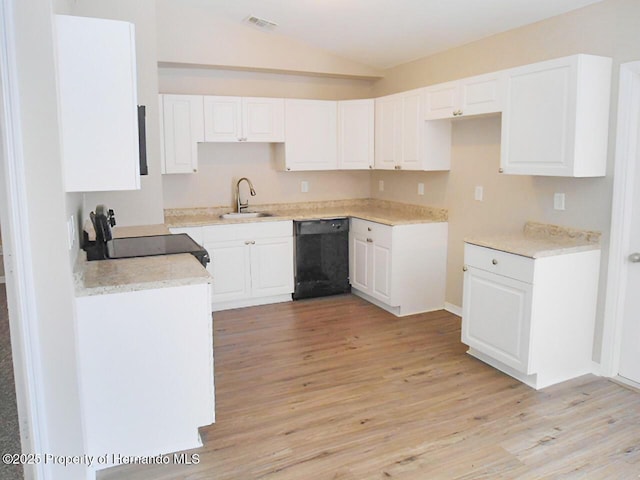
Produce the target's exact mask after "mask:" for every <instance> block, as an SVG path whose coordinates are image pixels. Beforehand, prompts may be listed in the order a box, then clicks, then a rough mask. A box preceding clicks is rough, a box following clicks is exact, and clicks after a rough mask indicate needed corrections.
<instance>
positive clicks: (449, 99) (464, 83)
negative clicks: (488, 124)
mask: <svg viewBox="0 0 640 480" xmlns="http://www.w3.org/2000/svg"><path fill="white" fill-rule="evenodd" d="M505 80H506V72H504V71H501V72H495V73H490V74H487V75H478V76H475V77H469V78H463V79H462V80H456V81H454V82H447V83H441V84H438V85H433V86H431V87H427V88H426V89H425V119H427V120H439V119H444V118H456V117H461V116H469V115H482V114H488V113H497V112H501V111H502V108H503V107H502V103H503V93H504V82H505Z"/></svg>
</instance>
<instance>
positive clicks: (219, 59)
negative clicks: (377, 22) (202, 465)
mask: <svg viewBox="0 0 640 480" xmlns="http://www.w3.org/2000/svg"><path fill="white" fill-rule="evenodd" d="M157 23H158V60H159V61H160V62H169V63H181V64H192V65H208V66H218V67H227V68H228V67H233V68H248V69H251V70H256V69H263V70H278V71H289V72H301V73H307V74H321V75H332V76H335V75H346V76H365V77H371V76H379V75H380V73H381V72H380V71H379V70H378V69H375V68H373V67H369V66H367V65H363V64H359V63H357V62H353V61H350V60H346V59H344V58H341V57H338V56H336V55H333V54H331V53H329V52H327V51H325V50H321V49H318V48H314V47H311V46H309V45H306V44H303V43H300V42H297V41H294V40H292V39H290V38H287V37H284V36H281V35H279V34H278V33H277V32H264V31H262V30H259V29H257V28H254V27H252V26H250V25H245V24H238V23H234V22H230V21H227V20H224V19H221V18H218V17H216V16H215V15H214V14H212V13H211V11H209V10H207V9H206V7H200V8H198V7H194V6H189V5H185V4H184V3H181V2H178V1H175V0H172V1H168V0H157Z"/></svg>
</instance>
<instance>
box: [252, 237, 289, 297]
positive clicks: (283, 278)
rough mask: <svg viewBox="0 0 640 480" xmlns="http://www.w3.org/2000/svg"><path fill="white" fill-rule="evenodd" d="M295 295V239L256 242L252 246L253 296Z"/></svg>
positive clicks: (273, 239) (272, 239)
mask: <svg viewBox="0 0 640 480" xmlns="http://www.w3.org/2000/svg"><path fill="white" fill-rule="evenodd" d="M287 293H293V238H292V237H287V238H271V239H262V240H255V243H252V244H251V294H252V296H253V297H266V296H270V295H281V294H287Z"/></svg>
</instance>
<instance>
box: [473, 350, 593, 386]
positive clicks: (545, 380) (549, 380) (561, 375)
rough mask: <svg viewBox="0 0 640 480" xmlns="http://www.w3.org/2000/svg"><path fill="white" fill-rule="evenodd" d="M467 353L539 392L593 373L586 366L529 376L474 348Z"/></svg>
mask: <svg viewBox="0 0 640 480" xmlns="http://www.w3.org/2000/svg"><path fill="white" fill-rule="evenodd" d="M467 353H468V354H469V355H471V356H472V357H475V358H477V359H478V360H481V361H483V362H484V363H486V364H487V365H491V366H492V367H494V368H496V369H498V370H500V371H501V372H504V373H506V374H507V375H509V376H511V377H513V378H515V379H517V380H520V381H521V382H522V383H524V384H525V385H528V386H530V387H531V388H534V389H536V390H540V389H541V388H545V387H549V386H551V385H555V384H556V383H560V382H564V381H567V380H571V379H573V378H577V377H581V376H582V375H586V374H588V373H593V371H592V370H591V368H589V366H587V365H586V364H585V365H584V366H583V367H582V368H577V369H572V370H566V371H561V370H555V371H554V372H553V373H550V372H544V373H534V374H531V375H527V374H525V373H522V372H520V371H518V370H516V369H515V368H511V367H510V366H508V365H505V364H504V363H502V362H500V361H498V360H496V359H495V358H493V357H491V356H489V355H485V354H484V353H482V352H479V351H478V350H476V349H474V348H470V349H469V350H467Z"/></svg>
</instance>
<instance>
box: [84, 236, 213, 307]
mask: <svg viewBox="0 0 640 480" xmlns="http://www.w3.org/2000/svg"><path fill="white" fill-rule="evenodd" d="M169 233H171V232H170V231H169V229H168V228H167V227H166V226H165V225H162V224H160V225H143V226H135V227H114V228H113V236H114V238H124V237H142V236H150V235H165V234H169ZM74 277H75V292H76V297H83V296H89V295H104V294H110V293H121V292H134V291H139V290H148V289H156V288H166V287H178V286H185V285H198V284H201V283H212V281H213V278H212V277H211V275H210V274H209V273H208V272H207V270H206V269H205V268H203V267H202V265H201V264H200V262H198V260H197V259H196V258H195V257H194V256H193V255H191V254H189V253H181V254H177V255H157V256H151V257H137V258H122V259H116V260H96V261H87V259H86V254H85V252H84V251H81V252H80V253H79V255H78V260H77V261H76V266H75V269H74Z"/></svg>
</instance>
